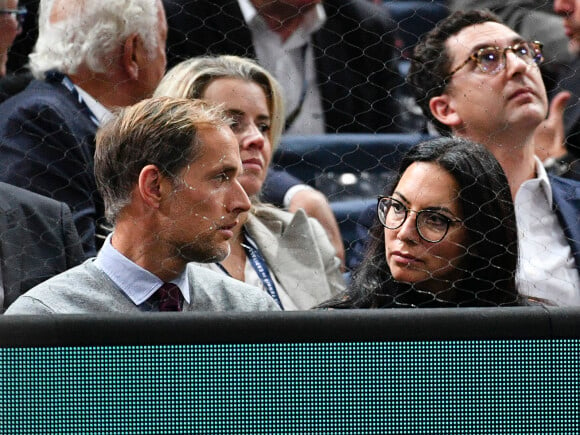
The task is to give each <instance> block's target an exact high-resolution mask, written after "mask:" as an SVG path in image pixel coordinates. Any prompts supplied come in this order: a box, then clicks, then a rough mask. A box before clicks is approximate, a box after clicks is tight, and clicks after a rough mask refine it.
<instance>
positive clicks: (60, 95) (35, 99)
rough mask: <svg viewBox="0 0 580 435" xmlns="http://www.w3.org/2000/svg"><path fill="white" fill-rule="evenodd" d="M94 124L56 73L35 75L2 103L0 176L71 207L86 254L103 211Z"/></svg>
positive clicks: (89, 252)
mask: <svg viewBox="0 0 580 435" xmlns="http://www.w3.org/2000/svg"><path fill="white" fill-rule="evenodd" d="M96 130H97V126H96V124H95V123H94V122H93V121H91V119H90V116H89V113H88V109H87V108H86V106H84V105H83V104H80V103H79V101H78V99H77V98H76V97H75V96H74V95H73V94H72V93H71V92H70V91H69V90H67V89H66V88H65V87H64V86H63V85H62V84H61V83H60V82H59V81H58V80H57V79H56V78H53V79H47V80H34V81H32V82H31V83H30V85H29V86H28V87H27V88H26V89H25V90H24V91H22V92H20V93H18V94H17V95H15V96H14V97H12V98H10V99H8V100H6V101H5V102H4V103H2V104H0V155H1V156H2V158H1V159H0V181H5V182H7V183H10V184H14V185H17V186H20V187H23V188H25V189H27V190H32V191H34V192H37V193H40V194H41V195H44V196H49V197H52V198H54V199H57V200H59V201H62V202H64V203H66V204H68V206H69V207H70V208H71V210H72V213H73V219H74V222H75V225H76V227H77V230H78V232H79V234H80V236H81V240H82V243H83V249H84V251H85V253H86V254H87V256H94V255H95V254H96V247H95V227H96V222H98V220H100V219H102V217H103V216H104V206H103V201H102V198H101V196H100V194H99V193H98V191H97V187H96V181H95V176H94V171H93V166H94V159H93V154H94V139H95V133H96Z"/></svg>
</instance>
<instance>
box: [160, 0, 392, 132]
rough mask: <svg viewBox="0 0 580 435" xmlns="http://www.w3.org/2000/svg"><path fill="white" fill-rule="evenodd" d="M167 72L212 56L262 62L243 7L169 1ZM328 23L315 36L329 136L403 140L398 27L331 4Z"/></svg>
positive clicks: (364, 5)
mask: <svg viewBox="0 0 580 435" xmlns="http://www.w3.org/2000/svg"><path fill="white" fill-rule="evenodd" d="M164 5H165V9H166V12H167V21H168V24H169V34H168V38H167V52H168V65H169V66H173V65H175V64H176V63H178V62H179V61H181V60H184V59H187V58H190V57H194V56H201V55H207V54H213V55H216V54H235V55H238V56H247V57H252V58H255V57H256V53H255V50H254V46H253V43H252V35H251V33H250V30H249V29H248V27H247V25H246V23H245V21H244V18H243V15H242V12H241V10H240V7H239V4H238V2H237V0H213V1H212V0H210V1H208V0H164ZM323 5H324V9H325V11H326V15H327V20H326V23H325V24H324V26H323V27H322V28H321V29H320V30H318V31H317V32H316V33H314V34H313V36H312V45H313V47H314V56H315V63H316V70H317V76H318V86H319V88H320V91H321V94H322V104H323V109H324V116H325V123H326V130H327V132H329V133H335V132H352V133H357V132H397V131H400V128H399V127H398V126H397V121H399V122H400V119H399V120H397V119H395V118H396V116H397V115H398V113H399V106H398V104H397V101H396V100H395V98H393V97H392V96H391V91H392V90H393V89H395V88H396V87H397V85H399V84H400V76H399V74H398V72H396V71H397V69H396V66H395V64H394V60H393V59H394V42H393V41H394V36H393V34H394V30H395V26H394V23H393V21H392V20H391V19H390V18H389V16H388V14H387V12H386V9H384V8H381V7H378V6H376V5H373V4H371V3H370V2H368V0H324V2H323Z"/></svg>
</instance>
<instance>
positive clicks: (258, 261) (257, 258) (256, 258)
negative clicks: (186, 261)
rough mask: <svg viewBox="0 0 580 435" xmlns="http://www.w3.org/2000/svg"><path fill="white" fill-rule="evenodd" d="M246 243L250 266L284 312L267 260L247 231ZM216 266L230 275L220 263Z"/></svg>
mask: <svg viewBox="0 0 580 435" xmlns="http://www.w3.org/2000/svg"><path fill="white" fill-rule="evenodd" d="M244 242H245V243H244ZM244 242H242V247H243V248H244V250H245V251H246V255H247V256H248V259H249V260H250V264H251V265H252V267H253V268H254V270H255V271H256V273H257V274H258V277H259V278H260V281H262V284H263V285H264V287H265V288H266V291H267V292H268V294H269V295H270V296H272V299H274V300H275V301H276V303H277V304H278V306H279V307H280V308H281V309H282V310H283V309H284V307H283V305H282V301H281V300H280V296H278V290H276V285H275V284H274V280H273V279H272V276H271V275H270V271H269V270H268V266H267V265H266V260H264V257H263V256H262V254H261V253H260V250H259V249H258V247H257V246H256V242H254V240H252V238H251V237H250V236H249V234H248V233H246V232H245V231H244ZM216 264H217V265H218V267H219V268H220V269H221V270H222V271H224V272H225V273H226V274H228V275H230V274H229V272H228V271H227V270H226V268H225V267H223V266H222V265H221V264H220V263H216ZM230 276H231V275H230Z"/></svg>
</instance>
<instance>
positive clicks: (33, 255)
mask: <svg viewBox="0 0 580 435" xmlns="http://www.w3.org/2000/svg"><path fill="white" fill-rule="evenodd" d="M83 260H84V254H83V250H82V247H81V243H80V239H79V236H78V234H77V231H76V228H75V226H74V224H73V220H72V216H71V213H70V210H69V209H68V207H67V206H66V204H63V203H62V202H57V201H54V200H52V199H50V198H46V197H44V196H41V195H37V194H35V193H32V192H29V191H27V190H24V189H20V188H18V187H15V186H11V185H9V184H5V183H0V263H1V269H0V273H1V274H2V289H3V291H1V290H2V289H0V312H3V311H4V310H5V309H6V308H7V307H8V306H9V305H10V304H11V303H12V302H14V300H15V299H16V298H17V297H18V296H20V295H21V294H23V293H24V292H26V291H28V290H30V289H31V288H32V287H34V286H35V285H37V284H39V283H41V282H42V281H45V280H46V279H48V278H50V277H52V276H54V275H57V274H59V273H61V272H64V271H65V270H67V269H69V268H71V267H73V266H76V265H77V264H80V263H81V262H82V261H83Z"/></svg>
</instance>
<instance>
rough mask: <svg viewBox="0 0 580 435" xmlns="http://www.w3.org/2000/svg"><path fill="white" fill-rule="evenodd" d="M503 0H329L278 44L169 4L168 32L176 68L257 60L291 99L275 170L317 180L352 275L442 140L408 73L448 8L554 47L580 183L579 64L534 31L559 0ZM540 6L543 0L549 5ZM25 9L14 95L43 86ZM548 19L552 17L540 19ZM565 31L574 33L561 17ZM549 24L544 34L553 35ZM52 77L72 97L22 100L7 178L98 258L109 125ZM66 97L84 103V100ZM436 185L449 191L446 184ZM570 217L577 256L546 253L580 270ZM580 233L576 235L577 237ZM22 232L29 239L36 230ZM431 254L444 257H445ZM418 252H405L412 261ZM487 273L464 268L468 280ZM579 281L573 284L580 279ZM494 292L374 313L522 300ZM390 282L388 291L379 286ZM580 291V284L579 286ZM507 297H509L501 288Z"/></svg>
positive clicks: (230, 20) (549, 58)
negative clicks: (62, 217) (30, 69)
mask: <svg viewBox="0 0 580 435" xmlns="http://www.w3.org/2000/svg"><path fill="white" fill-rule="evenodd" d="M252 3H255V4H258V3H262V2H252ZM303 3H307V2H303ZM484 3H485V4H484ZM495 3H497V5H496V4H495ZM503 3H504V2H493V1H484V2H470V1H459V0H456V1H450V2H446V1H442V0H441V1H438V0H423V1H403V0H385V1H381V0H374V1H373V0H354V1H351V0H324V1H323V2H322V3H321V6H320V7H319V8H320V9H317V10H312V13H310V14H309V15H308V21H307V22H306V23H302V28H301V29H302V30H301V32H300V33H295V34H292V33H291V32H290V33H287V34H286V35H285V36H284V38H286V39H284V38H283V39H284V40H283V41H282V42H281V41H272V40H268V39H267V38H268V37H267V35H269V34H270V33H271V30H268V28H267V27H268V26H269V27H270V29H271V28H273V27H272V26H274V25H273V24H272V22H268V21H260V20H258V19H257V18H256V16H255V15H254V14H255V10H253V9H252V8H250V7H249V4H250V2H245V1H242V0H240V1H238V0H220V1H217V0H216V1H202V0H164V1H163V4H164V6H165V11H166V16H167V21H168V24H169V29H168V36H167V62H168V65H167V67H168V69H169V68H171V67H173V66H175V65H176V64H178V63H179V62H180V61H183V60H185V59H188V58H191V57H193V56H204V55H221V54H234V55H238V56H247V57H251V58H254V59H257V61H258V63H260V64H261V65H263V66H264V67H265V68H266V69H268V70H269V71H270V72H271V73H272V74H273V75H274V76H275V77H276V78H277V79H278V81H279V82H280V84H281V87H282V93H283V96H284V100H285V102H286V118H287V125H286V130H285V132H284V134H283V136H282V139H281V143H280V145H279V146H278V147H277V148H276V149H275V151H274V152H273V158H272V167H273V168H276V169H280V170H283V171H286V172H287V173H289V174H290V175H292V176H294V177H296V180H297V182H298V181H299V182H302V183H305V184H308V185H310V186H312V187H314V188H316V189H318V190H319V191H321V192H322V193H324V194H325V195H326V196H327V198H328V200H329V203H330V207H331V209H332V211H333V212H334V215H335V217H336V220H337V222H338V225H339V228H340V232H341V235H342V238H343V241H344V247H345V252H346V260H345V261H346V268H347V271H349V272H352V271H355V270H357V268H358V267H359V265H360V262H361V261H362V260H363V258H364V256H365V253H366V252H367V250H368V249H369V240H371V241H372V239H373V238H372V237H369V234H368V231H369V228H371V227H372V225H373V224H374V225H377V219H376V203H377V199H376V198H377V196H378V195H383V194H385V189H386V187H387V186H388V185H389V184H391V183H393V182H395V181H396V180H397V170H398V168H399V165H400V163H401V160H402V158H403V156H404V155H405V153H406V152H407V151H408V150H409V149H411V148H412V147H413V146H415V145H416V144H418V143H420V142H423V141H425V140H428V139H430V138H433V137H435V136H438V133H437V132H436V130H435V128H434V127H433V126H432V125H431V124H430V123H429V122H428V121H427V119H426V117H425V116H424V115H423V113H422V111H421V109H420V107H419V106H418V104H417V103H416V99H415V97H414V95H413V93H412V90H411V88H410V85H409V83H408V82H407V81H406V78H407V75H408V73H409V67H410V64H411V60H412V58H413V47H414V46H415V44H416V43H417V41H418V40H419V39H420V38H421V37H422V36H423V35H424V34H425V33H426V32H428V31H429V30H431V29H432V28H433V27H434V26H435V24H436V23H438V22H439V21H440V20H442V19H444V18H445V17H447V16H448V15H449V14H450V11H453V10H455V9H462V8H463V9H467V8H469V7H472V6H473V7H479V6H488V7H495V12H497V13H498V14H500V15H504V16H502V17H503V18H504V19H507V20H508V22H509V23H510V24H511V25H513V26H514V27H515V28H516V29H517V30H518V31H520V32H521V33H522V35H523V36H524V38H527V39H538V40H543V38H546V39H549V41H548V44H547V46H548V47H550V50H546V51H545V57H546V61H545V62H544V65H543V66H542V71H543V73H544V79H545V82H546V85H547V88H548V93H549V95H550V96H553V95H556V93H557V92H558V91H559V90H562V89H567V90H569V91H571V92H572V93H573V96H572V104H571V107H570V109H569V110H568V111H566V114H565V117H564V122H565V128H566V133H565V134H566V141H565V143H566V147H567V148H566V149H565V152H564V153H560V154H558V155H546V156H543V157H545V159H544V163H545V166H546V168H547V170H548V171H549V172H551V173H553V174H556V175H563V176H565V177H568V178H578V177H579V173H580V169H579V166H580V165H579V164H578V160H577V159H578V150H579V149H580V145H578V144H580V142H578V144H577V139H576V138H577V137H579V136H578V134H577V133H578V131H580V130H579V129H577V128H576V127H577V125H576V123H577V122H578V119H580V116H578V117H577V118H578V119H576V117H575V116H576V115H577V114H576V112H577V110H576V109H577V107H578V104H577V101H578V95H580V91H579V90H578V89H577V87H578V86H577V83H578V82H579V81H578V80H577V77H576V71H577V66H576V65H577V61H576V60H571V59H570V57H569V53H568V52H567V50H558V51H557V52H556V51H555V50H554V51H551V47H555V46H556V45H557V42H558V41H555V38H553V37H552V36H553V35H549V34H548V33H546V35H543V34H541V35H537V36H534V32H533V23H539V22H541V20H543V19H547V18H546V17H549V18H550V20H553V19H555V18H556V17H557V16H556V14H554V13H553V12H552V11H551V6H552V5H551V3H552V2H547V1H546V2H533V3H534V6H533V7H529V6H527V5H528V3H529V2H525V1H524V2H516V3H521V4H522V5H521V6H519V5H516V3H513V2H510V5H511V4H512V3H513V5H514V6H513V7H511V8H507V7H503V6H502V4H503ZM536 3H542V5H541V7H540V5H536ZM240 5H241V7H240ZM20 6H25V7H26V8H27V9H28V16H27V19H26V21H25V22H24V25H23V32H22V33H21V34H20V35H19V36H18V38H17V39H16V41H15V44H14V46H13V49H12V51H11V52H10V57H9V62H8V71H9V75H8V76H6V77H5V78H4V79H2V80H1V81H0V94H2V98H3V99H4V98H7V97H8V96H10V95H13V94H16V93H18V92H19V91H21V90H22V89H23V88H24V86H26V85H27V84H28V83H29V81H30V79H31V77H30V75H29V74H28V73H27V71H26V68H25V64H26V62H27V55H28V53H29V52H30V50H31V49H32V46H33V44H34V41H35V39H36V36H37V28H36V24H35V19H36V15H37V7H38V1H32V0H21V1H20ZM280 7H282V6H280ZM540 12H541V13H542V14H545V15H538V16H536V14H539V13H540ZM510 13H511V14H515V15H518V16H519V17H520V18H519V20H514V21H510V20H509V18H510V16H509V15H508V14H510ZM534 20H535V21H534ZM551 22H552V21H551ZM530 23H532V24H530ZM558 23H560V25H562V23H561V18H560V17H558ZM524 24H527V25H525V26H524ZM274 27H275V26H274ZM537 29H538V32H540V31H544V30H543V28H542V26H537ZM268 32H270V33H268ZM560 37H562V34H560ZM566 39H567V38H565V35H564V36H563V39H562V40H560V41H559V42H560V43H561V44H566V45H567V40H566ZM257 41H260V42H257ZM50 81H52V82H53V83H58V84H59V85H61V86H60V91H59V92H61V95H60V96H59V97H57V98H56V99H55V100H53V101H52V102H51V103H50V104H53V105H55V107H50V104H49V105H45V104H41V103H40V102H38V101H37V102H34V103H33V104H32V105H30V104H28V103H27V102H25V101H21V100H18V101H17V100H11V101H17V103H13V105H14V104H15V105H17V106H18V107H19V110H21V111H23V112H26V113H27V116H26V117H25V118H23V119H20V120H18V118H15V117H13V118H12V120H13V121H12V122H11V123H10V124H9V125H6V126H4V127H2V131H1V134H2V138H0V140H1V141H2V143H1V149H0V152H1V153H2V156H3V158H2V161H3V163H1V164H0V180H2V181H4V182H7V183H12V184H15V185H18V186H20V187H23V188H25V189H28V190H32V191H35V192H38V193H40V194H42V195H45V196H49V197H52V198H55V199H57V200H60V201H64V202H66V203H67V204H68V205H69V206H70V207H71V210H72V213H73V218H74V221H75V223H76V226H77V229H78V230H79V233H80V236H81V241H82V243H83V248H84V251H85V253H86V254H88V255H94V253H95V252H96V250H97V249H98V247H99V246H100V244H101V243H102V240H103V237H104V236H105V235H106V233H107V231H108V230H107V225H106V224H105V222H104V210H103V204H102V199H101V196H100V194H99V193H98V191H97V188H96V184H95V180H94V174H93V156H92V150H93V148H92V147H93V143H94V135H95V131H96V124H98V123H99V122H100V121H99V120H98V119H95V118H94V117H93V116H91V107H90V105H89V106H87V105H86V104H79V101H80V100H82V99H83V98H82V95H81V96H80V97H79V96H78V94H77V93H76V91H75V89H74V87H70V86H69V85H68V82H67V81H66V78H63V76H61V75H58V74H56V75H55V74H53V75H52V76H49V77H48V78H47V82H50ZM33 86H35V85H33ZM36 86H39V87H38V88H37V91H36V92H38V93H39V95H40V94H42V93H44V92H46V88H45V87H44V86H45V85H38V84H37V85H36ZM67 91H68V92H70V93H73V94H74V96H75V98H74V100H71V99H70V95H69V94H67ZM16 98H18V97H16ZM81 103H82V101H81ZM85 103H86V102H85ZM13 107H15V106H13ZM13 107H10V106H7V105H6V104H4V105H3V106H0V115H1V116H8V115H7V114H9V113H12V115H13V110H14V109H13ZM35 111H36V112H35ZM31 114H33V115H31ZM493 134H494V132H490V135H493ZM399 175H401V174H399ZM431 182H432V183H437V181H436V180H433V181H431ZM430 187H431V186H430ZM276 189H277V186H276V185H275V184H274V185H271V184H268V182H266V186H265V198H266V200H270V198H269V196H268V194H269V192H270V190H273V191H276ZM570 189H571V188H570ZM576 189H577V188H576ZM568 192H570V190H568ZM387 193H388V194H392V193H393V191H392V190H391V191H388V192H387ZM570 195H572V194H570ZM568 198H569V199H572V196H569V197H568ZM574 200H576V201H578V198H577V197H574ZM273 202H275V201H273ZM556 207H560V208H561V209H563V208H565V207H564V206H561V205H560V206H556ZM566 213H572V214H573V213H576V214H575V216H573V217H572V218H571V219H567V220H565V221H564V223H562V222H563V221H562V219H561V216H558V219H559V221H560V225H562V226H563V227H564V236H565V240H566V241H567V242H568V243H569V246H571V249H572V250H571V254H570V251H568V254H566V253H565V254H562V252H564V251H562V250H557V249H554V250H552V249H551V248H550V247H548V246H547V247H546V251H545V254H544V255H546V256H559V255H568V257H567V259H565V260H564V261H568V262H569V261H570V260H571V261H572V262H574V258H575V259H576V261H580V258H577V257H578V244H579V243H580V240H578V239H577V238H575V237H576V235H577V234H578V230H577V227H578V226H580V222H579V221H578V210H577V206H576V208H573V207H572V208H570V209H569V210H567V211H566ZM411 214H412V213H411ZM470 218H472V216H465V215H464V216H463V218H462V219H463V221H465V222H469V220H470ZM512 218H513V216H512ZM518 223H519V222H518ZM497 225H498V226H499V227H501V226H504V225H506V222H505V221H503V220H500V221H498V223H497ZM574 225H575V227H576V228H572V227H574ZM21 229H22V230H23V231H28V228H25V227H22V228H21ZM95 233H96V235H97V236H96V242H95ZM480 236H481V240H482V241H474V242H473V243H472V245H471V246H467V247H466V248H465V249H466V253H465V255H470V251H471V250H477V244H478V243H484V242H483V241H485V240H486V237H487V235H486V234H481V235H480ZM375 239H376V237H375ZM23 240H25V239H23ZM563 240H564V239H563ZM435 245H436V244H434V245H433V247H435ZM564 248H565V246H564ZM26 249H28V247H26V246H24V247H23V250H26ZM509 249H510V250H511V249H512V247H510V248H509ZM433 251H435V252H436V251H437V250H436V249H435V248H433ZM407 254H408V253H402V254H401V257H405V255H407ZM434 255H443V254H434ZM574 255H575V256H576V257H574ZM408 256H410V254H408ZM483 260H484V261H482V262H481V263H480V264H479V266H478V267H481V268H485V267H490V268H498V267H499V268H501V267H503V266H502V265H501V264H500V263H497V264H496V263H495V262H494V261H495V260H494V259H493V258H485V259H483ZM47 261H50V260H47ZM568 266H569V265H568ZM408 267H411V266H408ZM569 269H570V268H569ZM572 269H574V267H573V266H572ZM458 270H461V267H459V268H458ZM58 271H59V270H55V271H54V272H55V273H56V272H58ZM367 272H368V271H367ZM477 272H478V271H475V270H461V273H460V274H459V275H460V276H463V275H470V274H472V275H473V274H476V273H477ZM514 273H515V271H514ZM571 273H572V274H571V276H574V275H573V270H572V272H571ZM379 275H380V274H378V273H377V276H379ZM355 276H356V275H355ZM380 276H382V275H380ZM389 279H392V277H389ZM367 284H368V283H367ZM487 284H488V286H487V287H486V286H483V287H482V288H481V289H480V290H477V291H473V292H470V290H469V289H467V288H465V287H461V286H459V290H457V289H456V288H455V287H454V286H452V285H451V286H450V289H451V290H450V291H451V292H454V295H453V297H451V298H445V297H439V296H437V295H434V294H432V293H429V292H425V291H423V290H419V291H415V289H414V287H413V286H411V288H406V289H404V290H403V291H402V292H401V293H397V296H393V294H392V293H389V292H385V291H382V290H381V292H379V293H378V299H377V300H373V301H372V302H369V300H368V299H365V302H364V303H362V304H363V305H365V304H366V305H372V306H377V305H385V306H449V305H452V306H472V305H476V306H477V305H486V306H488V305H514V304H518V303H522V301H521V300H519V299H518V297H517V295H514V294H512V293H510V290H506V288H507V287H509V286H507V287H505V286H503V283H498V282H488V283H487ZM381 285H382V284H381V283H377V288H378V287H380V286H381ZM577 285H578V283H577V282H576V283H575V284H574V285H573V286H576V287H577ZM381 288H382V287H381ZM496 291H497V292H499V293H498V294H496V293H494V292H496ZM492 293H493V295H491V294H492ZM490 295H491V296H490ZM367 296H368V295H367ZM397 298H399V299H397ZM539 299H541V300H544V298H541V297H539ZM545 299H548V301H549V298H545ZM549 302H550V301H549ZM552 302H553V301H552Z"/></svg>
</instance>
